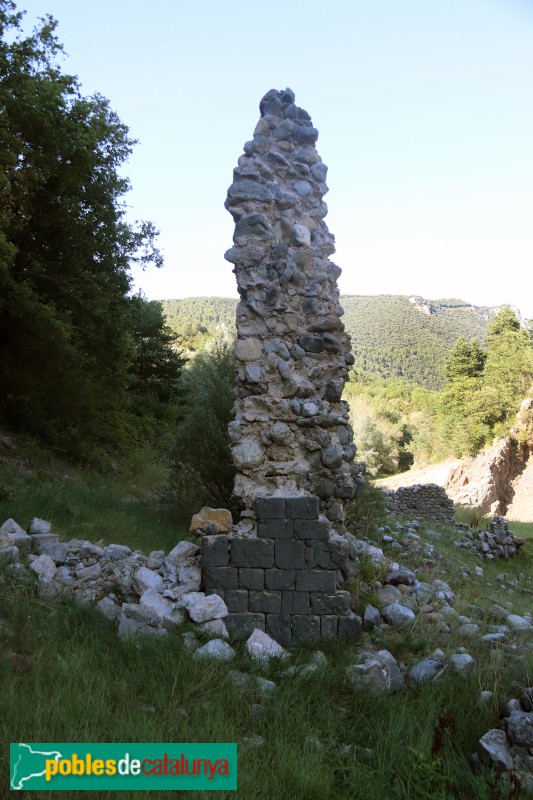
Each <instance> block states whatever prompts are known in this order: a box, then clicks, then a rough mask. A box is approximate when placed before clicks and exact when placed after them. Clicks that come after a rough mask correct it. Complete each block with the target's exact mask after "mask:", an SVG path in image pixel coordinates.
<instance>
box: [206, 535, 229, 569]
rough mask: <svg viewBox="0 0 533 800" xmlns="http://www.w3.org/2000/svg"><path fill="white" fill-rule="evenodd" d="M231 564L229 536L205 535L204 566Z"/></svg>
mask: <svg viewBox="0 0 533 800" xmlns="http://www.w3.org/2000/svg"><path fill="white" fill-rule="evenodd" d="M228 565H229V549H228V537H227V536H223V535H222V534H221V535H219V536H204V537H203V539H202V566H203V567H227V566H228Z"/></svg>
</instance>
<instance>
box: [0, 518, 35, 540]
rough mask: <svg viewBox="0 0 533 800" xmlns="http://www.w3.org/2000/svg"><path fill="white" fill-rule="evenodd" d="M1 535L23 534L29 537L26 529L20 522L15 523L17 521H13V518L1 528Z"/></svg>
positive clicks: (7, 520)
mask: <svg viewBox="0 0 533 800" xmlns="http://www.w3.org/2000/svg"><path fill="white" fill-rule="evenodd" d="M0 533H23V534H24V535H25V536H27V535H28V534H27V533H26V531H25V530H24V528H21V527H20V525H19V524H18V522H15V520H14V519H11V517H10V518H9V519H6V521H5V522H4V524H3V525H2V527H1V528H0Z"/></svg>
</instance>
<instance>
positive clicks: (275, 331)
mask: <svg viewBox="0 0 533 800" xmlns="http://www.w3.org/2000/svg"><path fill="white" fill-rule="evenodd" d="M294 99H295V98H294V94H293V92H292V91H291V90H290V89H286V90H285V91H276V90H271V91H270V92H268V93H267V94H266V95H265V97H264V98H263V99H262V101H261V104H260V111H261V118H260V120H259V122H258V124H257V127H256V129H255V131H254V137H253V140H252V141H249V142H246V144H245V145H244V155H242V156H241V157H240V158H239V161H238V166H237V167H236V169H235V170H234V175H233V183H232V184H231V186H230V188H229V190H228V196H227V200H226V204H225V205H226V208H227V209H228V211H229V212H230V213H231V214H232V216H233V218H234V220H235V223H236V224H235V233H234V237H233V238H234V245H233V247H232V248H231V249H230V250H228V252H227V253H226V255H225V257H226V259H227V260H228V261H230V262H231V263H232V264H234V270H233V271H234V272H235V275H236V278H237V287H238V291H239V294H240V303H239V305H238V308H237V340H236V343H235V354H236V357H237V365H238V366H237V388H236V399H235V403H234V407H233V414H234V419H233V421H232V422H231V423H230V425H229V437H230V442H231V449H232V453H233V458H234V461H235V465H236V467H237V470H238V473H237V477H236V480H235V489H234V492H235V495H236V496H238V497H240V498H241V499H242V501H243V503H244V505H245V512H244V515H243V516H244V519H248V520H249V521H250V522H249V525H250V526H251V528H252V529H253V528H255V526H256V522H255V510H254V508H255V506H254V500H255V498H256V497H258V496H264V495H268V494H277V495H291V494H307V493H310V494H312V495H316V496H317V497H318V498H319V500H320V512H321V513H322V514H323V515H325V517H326V518H327V520H329V521H330V522H331V524H332V525H333V527H335V528H336V529H337V530H339V531H343V530H344V525H343V522H344V506H345V503H346V502H347V501H348V500H351V499H352V498H353V497H354V496H355V494H356V490H357V481H358V475H359V473H360V472H361V469H360V465H359V466H358V465H354V463H353V459H354V454H355V446H354V444H353V437H352V429H351V427H350V425H349V422H348V405H347V404H346V403H345V402H343V401H342V400H341V395H342V391H343V388H344V383H345V381H346V379H347V377H348V367H349V366H350V365H351V364H353V356H352V355H351V353H350V339H349V336H348V335H347V333H346V332H345V330H344V325H343V323H342V321H341V316H342V314H343V309H342V308H341V306H340V305H339V291H338V288H337V278H338V277H339V275H340V273H341V270H340V269H339V267H337V266H336V265H335V264H334V263H333V262H332V261H330V259H329V256H330V255H331V254H332V253H333V252H334V250H335V248H334V238H333V236H332V235H331V234H330V233H329V231H328V228H327V226H326V224H325V222H324V217H325V216H326V213H327V206H326V204H325V203H324V202H323V200H322V198H323V196H324V195H325V193H326V192H327V190H328V189H327V186H326V184H325V180H326V173H327V168H326V166H325V165H324V164H323V163H322V160H321V159H320V156H319V155H318V153H317V151H316V148H315V142H316V140H317V137H318V132H317V130H316V129H315V128H314V127H313V125H312V122H311V118H310V117H309V114H308V113H307V112H306V111H304V110H303V109H301V108H298V106H296V105H295V103H294Z"/></svg>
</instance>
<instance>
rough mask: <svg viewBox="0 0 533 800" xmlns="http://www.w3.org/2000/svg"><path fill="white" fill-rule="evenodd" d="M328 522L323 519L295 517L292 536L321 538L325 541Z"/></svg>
mask: <svg viewBox="0 0 533 800" xmlns="http://www.w3.org/2000/svg"><path fill="white" fill-rule="evenodd" d="M328 533H329V523H328V522H326V520H323V519H309V520H307V519H295V520H294V536H295V537H296V538H297V539H321V540H322V541H327V539H328Z"/></svg>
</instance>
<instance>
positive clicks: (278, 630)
mask: <svg viewBox="0 0 533 800" xmlns="http://www.w3.org/2000/svg"><path fill="white" fill-rule="evenodd" d="M266 632H267V633H268V635H269V636H272V638H273V639H274V640H275V641H276V642H278V644H281V645H283V646H284V647H287V646H288V645H290V644H292V626H291V618H290V617H289V616H287V615H286V614H267V615H266Z"/></svg>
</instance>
